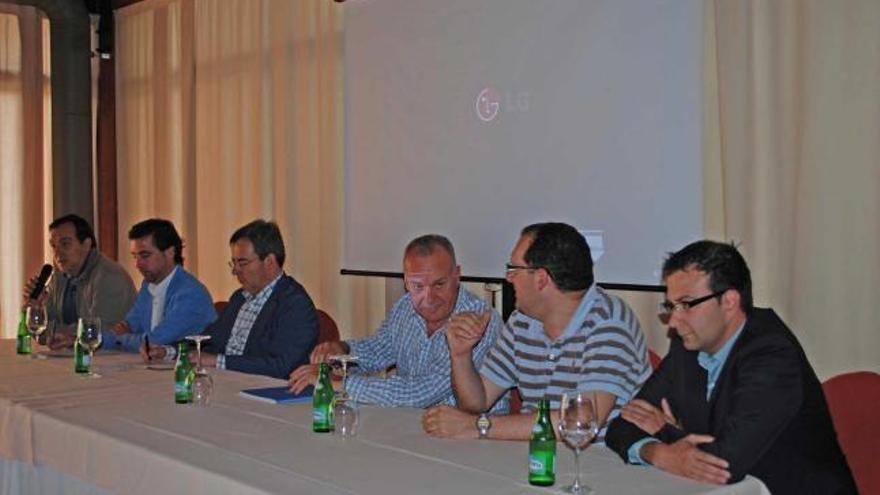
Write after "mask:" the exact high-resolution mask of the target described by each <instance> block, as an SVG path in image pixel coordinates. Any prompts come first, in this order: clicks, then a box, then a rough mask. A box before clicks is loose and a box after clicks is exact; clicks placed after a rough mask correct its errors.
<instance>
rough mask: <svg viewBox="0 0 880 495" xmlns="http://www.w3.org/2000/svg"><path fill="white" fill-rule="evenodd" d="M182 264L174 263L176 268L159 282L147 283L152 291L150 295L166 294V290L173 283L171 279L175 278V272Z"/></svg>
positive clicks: (148, 288)
mask: <svg viewBox="0 0 880 495" xmlns="http://www.w3.org/2000/svg"><path fill="white" fill-rule="evenodd" d="M179 266H180V265H174V268H173V269H172V270H171V273H169V274H168V275H167V276H166V277H165V278H164V279H162V281H161V282H159V283H158V284H147V290H148V291H150V295H151V296H153V297H156V296H158V295H162V294H165V291H167V290H168V286H169V285H170V284H171V279H172V278H174V274H175V273H177V268H178V267H179Z"/></svg>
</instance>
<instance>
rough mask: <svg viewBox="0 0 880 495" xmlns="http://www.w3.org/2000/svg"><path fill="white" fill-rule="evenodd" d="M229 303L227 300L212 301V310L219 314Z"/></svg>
mask: <svg viewBox="0 0 880 495" xmlns="http://www.w3.org/2000/svg"><path fill="white" fill-rule="evenodd" d="M228 305H229V301H217V302H215V303H214V311H216V312H217V314H218V315H219V314H220V313H222V312H223V310H224V309H226V306H228Z"/></svg>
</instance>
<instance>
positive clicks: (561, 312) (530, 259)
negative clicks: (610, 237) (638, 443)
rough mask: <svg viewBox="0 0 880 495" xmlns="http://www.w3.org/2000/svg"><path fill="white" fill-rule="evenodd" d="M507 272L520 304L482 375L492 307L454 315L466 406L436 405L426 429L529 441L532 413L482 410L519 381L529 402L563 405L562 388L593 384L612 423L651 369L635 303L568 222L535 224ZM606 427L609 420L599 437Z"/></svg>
mask: <svg viewBox="0 0 880 495" xmlns="http://www.w3.org/2000/svg"><path fill="white" fill-rule="evenodd" d="M507 280H508V281H509V282H510V283H511V284H513V287H514V290H515V291H516V300H517V301H516V306H517V311H515V312H514V313H513V314H512V315H511V316H510V318H509V319H508V322H507V326H506V328H505V329H504V330H503V331H502V333H501V335H500V336H499V337H498V340H497V341H496V343H495V345H494V347H493V348H492V349H491V350H490V351H489V355H488V356H487V357H486V360H485V361H484V362H483V364H482V366H481V367H480V369H479V373H478V372H477V367H476V366H475V365H474V362H473V361H472V360H471V358H470V352H471V348H472V347H473V346H474V344H475V343H476V342H478V341H479V339H480V336H481V335H482V333H483V332H484V329H485V327H486V323H487V322H488V318H489V315H488V314H477V313H466V314H460V315H456V316H455V317H454V318H453V319H452V320H451V321H450V323H449V329H448V330H447V333H446V337H447V340H448V343H449V349H450V357H451V361H452V382H453V387H454V391H455V396H456V399H457V400H458V407H459V409H454V408H451V407H445V406H439V407H436V408H433V409H430V410H429V411H427V412H426V413H425V414H424V415H423V417H422V427H423V428H424V430H425V432H427V433H428V434H429V435H432V436H437V437H451V438H494V439H500V440H527V439H528V438H529V436H530V433H531V428H532V421H533V417H532V414H530V413H526V414H510V415H507V416H493V417H491V418H489V417H486V416H485V415H483V414H481V413H483V412H484V411H486V410H487V409H488V408H489V407H490V406H491V405H492V404H493V403H494V402H495V401H496V400H497V399H498V398H499V397H501V396H502V395H503V394H504V393H505V391H507V390H508V389H511V388H514V387H516V388H518V389H519V392H520V395H522V398H523V406H524V407H525V408H528V409H532V408H535V407H537V403H538V401H539V400H540V399H543V398H545V397H546V398H548V399H550V403H551V408H552V409H558V408H559V402H560V398H561V396H562V394H563V393H571V392H584V391H593V392H595V395H596V398H597V402H598V404H599V411H598V412H599V415H600V417H601V419H602V420H603V423H604V422H605V421H604V420H605V419H610V418H613V417H616V416H617V415H618V413H619V409H620V407H622V406H623V405H624V404H626V403H627V401H629V400H630V399H631V398H632V397H633V396H634V395H635V393H636V392H638V390H639V387H641V385H642V383H643V382H644V381H645V380H646V379H647V378H648V376H649V375H650V374H651V367H650V365H649V364H648V358H647V344H646V342H645V336H644V334H643V333H642V330H641V327H640V326H639V321H638V318H637V317H636V315H635V313H634V312H633V311H632V309H630V308H629V307H628V306H627V304H626V303H625V302H624V301H623V300H621V299H620V298H618V297H616V296H612V295H610V294H608V293H606V292H605V291H604V290H602V289H601V288H600V287H599V286H597V285H596V284H595V283H594V281H593V260H592V257H591V256H590V248H589V246H588V245H587V242H586V240H585V239H584V237H583V236H582V235H581V234H580V233H579V232H578V231H577V230H576V229H575V228H574V227H572V226H570V225H566V224H563V223H541V224H535V225H530V226H528V227H526V228H525V229H523V231H522V234H521V236H520V239H519V241H518V242H517V244H516V246H515V247H514V249H513V253H512V254H511V257H510V262H509V263H508V264H507ZM557 418H558V415H557V413H555V412H554V421H555V420H556V419H557ZM604 435H605V431H604V428H603V429H602V430H601V431H600V433H599V439H600V441H601V440H602V439H603V438H604Z"/></svg>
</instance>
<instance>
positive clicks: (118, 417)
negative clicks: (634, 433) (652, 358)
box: [0, 341, 767, 495]
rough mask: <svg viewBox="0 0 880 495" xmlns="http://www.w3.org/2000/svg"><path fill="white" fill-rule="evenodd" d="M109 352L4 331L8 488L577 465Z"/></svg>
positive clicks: (196, 484) (294, 486) (591, 473)
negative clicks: (191, 381)
mask: <svg viewBox="0 0 880 495" xmlns="http://www.w3.org/2000/svg"><path fill="white" fill-rule="evenodd" d="M96 361H97V367H98V368H99V371H101V373H102V374H103V375H104V376H103V378H99V379H89V378H83V377H80V376H77V375H75V374H74V373H73V360H72V358H69V357H66V358H65V357H53V358H48V359H45V360H34V359H29V358H27V357H21V356H17V355H15V354H14V346H13V345H12V342H11V341H2V342H0V376H2V380H0V457H2V458H3V459H5V463H4V465H3V466H0V475H2V476H3V477H4V478H5V479H4V480H3V483H0V487H3V488H4V490H5V491H7V492H10V493H31V492H30V491H28V490H27V489H26V488H25V489H24V490H22V489H21V488H20V486H21V484H22V483H28V481H27V480H31V481H30V482H31V483H33V480H34V479H37V478H42V479H43V481H45V479H48V478H51V479H52V480H54V481H52V482H46V483H43V485H44V486H48V487H50V488H43V489H42V490H41V491H42V492H44V493H51V492H52V491H53V490H54V488H51V487H53V486H55V485H53V484H52V483H55V484H60V486H67V485H65V484H64V480H65V479H66V480H68V482H69V485H70V488H71V489H73V487H74V485H75V486H76V491H77V492H83V493H85V492H88V490H87V489H86V488H87V487H89V486H91V487H95V488H100V489H102V490H108V491H110V492H115V493H126V494H154V493H187V494H190V495H198V494H204V495H217V494H222V493H235V494H264V493H296V494H310V493H321V494H361V495H389V494H391V495H394V494H467V493H474V494H476V493H479V494H486V495H491V494H526V493H557V492H559V489H558V487H560V486H564V485H566V484H568V483H570V482H571V480H572V477H573V469H574V463H573V460H572V454H571V452H570V451H568V450H567V449H565V448H564V447H562V446H560V448H559V462H558V467H557V487H554V488H550V489H541V488H537V487H533V486H530V485H529V484H528V483H527V481H526V464H527V462H526V457H527V451H528V445H527V443H526V442H498V441H477V440H474V441H460V440H436V439H432V438H429V437H427V436H426V435H425V434H423V433H422V432H421V429H420V425H419V420H420V414H421V412H420V411H418V410H413V409H381V408H375V407H362V409H361V428H360V432H359V435H358V437H356V438H354V439H341V438H338V437H335V436H333V435H332V434H317V433H313V432H312V431H311V406H310V405H286V406H283V405H274V404H266V403H262V402H258V401H253V400H248V399H244V398H241V397H239V395H238V392H239V391H240V390H241V389H243V388H251V387H260V386H271V385H279V384H282V383H283V382H280V381H278V380H274V379H271V378H266V377H258V376H251V375H244V374H241V373H236V372H231V371H224V370H214V371H213V373H214V384H215V390H214V402H213V404H212V405H211V406H210V407H207V408H199V407H194V406H190V405H178V404H175V403H174V400H173V380H174V378H173V372H172V371H170V370H164V371H155V370H149V369H146V368H145V367H144V366H143V364H142V363H140V361H139V358H138V357H137V356H135V355H125V354H100V353H99V354H98V355H96ZM582 472H583V475H582V476H583V478H582V479H583V480H584V481H585V482H586V483H588V484H589V485H591V486H592V487H593V488H594V489H596V492H597V493H598V494H639V493H646V494H648V493H650V494H675V495H684V494H696V493H714V494H762V493H767V492H766V489H765V488H764V487H763V484H761V483H760V482H759V481H758V480H756V479H746V480H744V481H743V482H741V483H738V484H736V485H732V486H722V487H717V486H710V485H703V484H699V483H694V482H691V481H688V480H684V479H681V478H677V477H675V476H671V475H668V474H666V473H663V472H660V471H658V470H655V469H653V468H646V467H636V466H628V465H625V464H624V463H622V462H621V461H620V459H619V458H618V457H617V456H616V455H615V454H613V453H612V452H610V451H609V450H607V449H605V448H604V447H600V446H594V447H591V448H590V449H588V450H587V452H585V453H584V455H583V457H582ZM11 478H15V479H14V480H12V481H10V479H11ZM22 480H24V481H22ZM10 485H12V486H11V487H10ZM17 487H18V488H17ZM83 487H86V488H83ZM65 491H72V490H59V491H58V492H59V493H61V492H65Z"/></svg>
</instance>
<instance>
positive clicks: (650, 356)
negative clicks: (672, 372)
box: [648, 349, 663, 370]
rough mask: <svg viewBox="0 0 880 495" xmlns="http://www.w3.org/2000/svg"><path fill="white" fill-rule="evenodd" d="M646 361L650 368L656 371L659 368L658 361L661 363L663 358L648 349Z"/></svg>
mask: <svg viewBox="0 0 880 495" xmlns="http://www.w3.org/2000/svg"><path fill="white" fill-rule="evenodd" d="M648 361H650V363H651V367H652V368H654V369H655V370H656V369H657V368H659V367H660V361H663V358H662V357H660V355H659V354H657V353H656V352H654V351H652V350H651V349H648Z"/></svg>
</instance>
